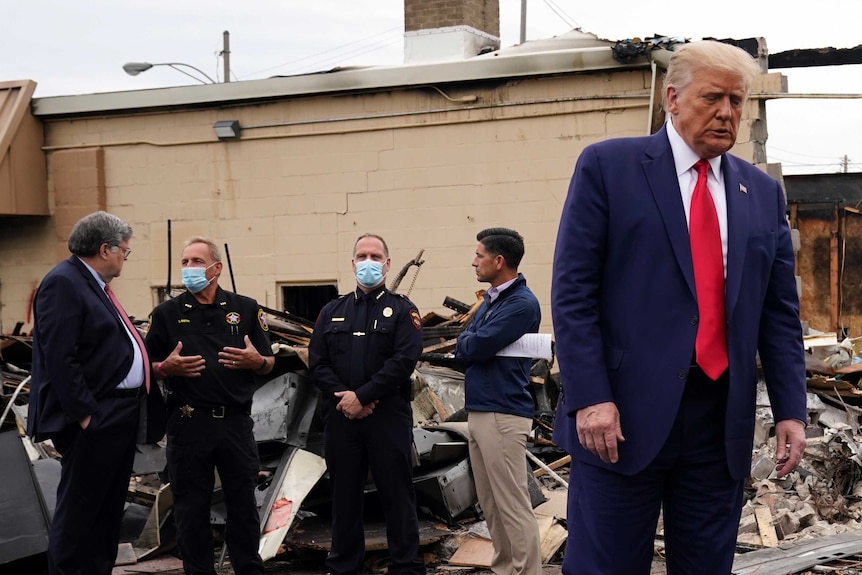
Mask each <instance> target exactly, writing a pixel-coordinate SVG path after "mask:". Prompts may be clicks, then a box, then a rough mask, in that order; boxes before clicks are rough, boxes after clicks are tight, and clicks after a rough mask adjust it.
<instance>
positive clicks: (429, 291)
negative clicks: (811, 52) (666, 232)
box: [0, 71, 749, 331]
mask: <svg viewBox="0 0 862 575" xmlns="http://www.w3.org/2000/svg"><path fill="white" fill-rule="evenodd" d="M649 86H650V76H649V73H648V72H643V71H625V72H617V73H613V74H609V73H602V74H591V75H587V74H581V75H577V76H574V75H572V76H558V77H552V78H535V79H524V80H521V81H519V82H513V83H507V84H500V85H497V86H484V87H470V88H466V87H465V88H458V87H448V88H447V90H448V92H449V95H450V96H452V97H460V96H464V95H468V94H472V95H476V96H477V97H478V101H477V102H478V104H479V105H476V106H474V107H473V108H472V109H469V110H462V109H458V106H457V105H453V104H450V103H448V102H447V101H445V100H444V99H443V98H442V97H441V96H440V95H439V94H438V93H437V92H435V91H433V90H431V89H411V90H399V91H391V92H375V93H369V94H355V95H339V96H319V97H308V98H299V99H293V100H289V101H282V102H274V103H267V104H257V105H253V106H252V105H249V106H241V107H232V108H226V109H225V110H195V111H181V112H172V113H158V114H156V113H149V114H139V115H125V116H121V117H113V118H111V117H103V118H99V117H93V118H80V119H75V118H71V119H64V120H63V121H53V122H48V123H47V125H46V137H47V142H46V144H47V146H48V147H49V149H50V150H51V151H50V152H49V187H50V189H51V191H52V194H53V196H52V198H53V200H52V201H53V205H54V208H53V209H54V217H53V219H51V220H44V219H43V220H40V221H32V220H31V221H28V222H23V223H17V224H16V226H17V229H16V230H14V231H10V230H9V229H8V227H7V228H6V229H0V278H3V280H2V292H0V300H2V302H3V304H4V305H3V307H2V315H0V319H2V322H3V327H4V328H5V329H7V330H8V329H11V327H12V326H14V322H15V321H19V320H21V321H24V320H25V319H26V317H27V310H28V304H29V298H30V296H31V294H32V290H33V288H34V287H35V285H37V283H38V281H39V280H40V279H41V277H42V275H44V273H45V272H47V270H48V269H50V266H51V265H53V263H55V262H56V261H58V260H59V259H61V258H62V257H66V255H67V252H65V248H64V247H63V245H64V244H63V242H65V237H67V235H68V229H69V226H70V222H71V221H74V219H76V217H77V215H79V214H82V213H87V212H89V211H93V210H95V209H101V208H104V209H106V210H108V211H110V212H112V213H115V214H117V215H118V216H120V217H122V218H124V219H126V220H127V221H129V223H131V225H132V226H133V228H134V232H135V237H134V238H133V240H132V243H131V246H132V249H133V254H132V256H131V257H130V258H129V260H128V261H127V262H126V265H125V267H124V270H123V275H122V276H121V277H120V278H118V280H117V281H116V285H115V286H113V287H115V289H116V291H117V292H118V293H119V296H120V298H121V299H122V301H123V303H124V306H125V307H126V309H127V310H128V311H129V313H130V314H132V315H135V316H137V317H144V316H146V315H147V314H148V313H149V311H150V310H151V309H152V307H153V305H154V304H155V303H156V300H155V290H156V289H157V288H158V287H161V286H164V284H165V282H166V280H167V277H166V276H167V253H168V244H167V220H169V219H170V220H171V221H172V228H173V241H172V243H171V246H170V251H171V254H172V260H173V275H172V278H171V281H172V283H174V284H179V283H180V272H179V264H178V261H179V255H180V250H181V247H182V243H183V241H184V240H185V239H187V238H188V237H189V236H192V235H206V236H211V237H212V238H213V239H215V240H216V241H217V242H218V243H219V244H222V243H224V242H228V243H229V246H230V254H231V258H232V263H233V269H234V276H235V278H236V283H237V290H238V291H239V292H240V293H244V294H247V295H249V296H252V297H254V298H256V299H258V300H259V301H260V302H261V303H263V304H264V305H267V306H270V307H276V308H277V307H280V305H281V301H280V295H279V294H280V286H281V285H309V284H335V285H337V287H338V290H339V292H340V293H345V292H347V291H350V290H351V289H353V286H354V285H355V282H354V280H353V277H352V272H351V268H350V255H351V249H352V246H353V242H354V240H355V239H356V237H357V235H359V234H360V233H363V232H369V231H370V232H375V233H379V234H381V235H383V236H384V237H385V238H386V239H387V241H388V243H389V245H390V249H391V256H392V270H393V271H392V273H391V275H390V279H391V277H393V276H394V273H396V272H397V271H398V270H399V269H400V268H401V266H402V265H404V263H405V262H406V261H408V260H410V259H412V258H413V257H415V256H416V254H417V253H418V251H419V250H420V249H422V248H424V249H425V254H424V259H425V260H426V263H425V264H424V266H423V267H422V269H421V271H420V272H419V277H418V280H417V281H416V284H415V288H414V290H413V292H412V294H411V299H412V300H413V301H414V302H415V303H416V304H417V305H418V306H419V309H420V312H422V313H425V312H428V311H432V310H434V311H439V312H440V313H442V314H445V315H448V314H450V313H451V312H450V311H449V310H447V309H445V308H443V306H442V302H443V299H444V298H445V297H446V296H451V297H454V298H457V299H461V300H463V301H466V302H471V301H473V299H472V298H473V297H474V295H473V294H474V292H475V291H476V290H477V289H480V288H483V287H486V286H485V285H484V284H479V283H478V282H477V281H476V279H475V274H474V272H473V269H472V267H471V265H470V264H471V261H472V259H473V253H474V250H475V245H476V240H475V236H476V233H477V232H478V231H479V230H481V229H483V228H486V227H490V226H507V227H512V228H515V229H517V230H519V231H520V232H521V233H522V234H523V235H524V237H525V239H526V242H527V246H526V256H525V258H524V260H523V262H522V265H521V271H522V272H523V273H524V274H525V275H526V277H527V280H528V283H529V285H530V286H531V287H532V288H533V290H534V291H535V292H536V295H537V296H538V298H539V301H540V302H541V304H542V313H543V324H542V329H543V330H544V331H550V330H551V314H550V307H549V299H550V278H551V261H552V257H553V249H554V241H555V237H556V232H557V225H558V222H559V215H560V210H561V208H562V204H563V201H564V199H565V196H566V191H567V187H568V183H569V179H570V177H571V173H572V170H573V167H574V164H575V161H576V159H577V157H578V155H579V154H580V152H581V150H582V149H583V148H584V147H585V146H586V145H588V144H590V143H592V142H596V141H599V140H603V139H606V138H610V137H618V136H636V135H643V134H644V133H645V126H647V113H648V102H649V100H648V98H647V97H646V96H647V95H648V93H649ZM614 94H640V95H643V96H644V98H627V99H624V100H612V99H607V98H603V97H604V96H608V95H614ZM519 103H520V104H519ZM499 104H506V105H504V106H502V105H499ZM513 104H515V105H513ZM445 108H449V109H450V110H449V111H445V112H440V111H437V110H440V109H445ZM401 112H411V114H409V115H403V114H402V115H397V114H398V113H401ZM413 112H420V113H418V114H413ZM422 112H427V113H422ZM331 118H343V119H344V120H339V121H337V122H332V121H329V119H331ZM226 119H237V120H239V121H240V122H241V124H242V125H243V126H260V125H267V126H271V127H266V128H259V129H244V130H243V135H242V139H241V140H239V141H224V142H221V141H218V140H216V139H215V136H214V134H213V131H212V125H213V123H214V122H215V121H217V120H226ZM316 120H320V121H319V122H317V121H316ZM744 121H749V120H744ZM278 124H282V125H278ZM741 132H743V131H742V130H741ZM82 146H83V147H86V148H87V149H80V148H81V147H82ZM744 147H745V146H743V148H744ZM99 166H101V167H99ZM100 171H101V172H103V175H102V176H100V174H99V172H100ZM100 177H101V178H102V179H100ZM102 182H103V184H102ZM102 194H103V195H102ZM76 198H77V199H78V200H76ZM76 201H78V203H77V204H76V203H75V202H76ZM87 202H90V204H91V205H86V204H87ZM79 204H80V205H79ZM60 252H62V254H61V253H60ZM7 278H8V279H7ZM411 279H412V271H411V272H410V273H409V274H408V276H407V278H405V280H404V282H403V283H402V291H403V290H406V288H407V287H408V286H409V284H410V280H411ZM387 283H388V282H387ZM222 285H223V286H225V287H228V288H229V287H230V279H229V277H228V275H227V274H225V275H224V277H223V278H222ZM310 319H313V318H310Z"/></svg>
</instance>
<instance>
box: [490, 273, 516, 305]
mask: <svg viewBox="0 0 862 575" xmlns="http://www.w3.org/2000/svg"><path fill="white" fill-rule="evenodd" d="M517 280H518V277H517V276H515V277H513V278H512V279H510V280H509V281H507V282H503V283H501V284H500V285H498V286H497V287H492V288H491V289H489V290H488V291H487V292H485V293H486V294H487V295H488V303H494V300H495V299H497V297H498V296H499V295H500V293H502V292H504V291H506V289H507V288H508V287H509V286H511V285H512V284H513V283H515V282H516V281H517Z"/></svg>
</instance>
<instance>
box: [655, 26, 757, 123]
mask: <svg viewBox="0 0 862 575" xmlns="http://www.w3.org/2000/svg"><path fill="white" fill-rule="evenodd" d="M698 69H707V70H713V71H717V72H724V73H727V74H732V75H735V76H736V77H737V78H739V80H740V81H741V82H742V85H743V88H744V89H745V98H746V99H747V98H748V93H749V92H750V91H751V87H752V85H754V81H755V80H757V78H758V76H760V74H761V71H760V65H759V64H758V63H757V61H756V60H755V59H754V58H752V57H751V55H750V54H749V53H748V52H746V51H745V50H743V49H742V48H737V47H736V46H733V45H731V44H725V43H724V42H716V41H715V40H702V41H700V42H691V43H689V44H685V45H683V46H681V47H680V48H678V49H677V50H676V51H675V52H674V53H673V56H671V57H670V64H669V65H668V67H667V74H665V77H664V98H665V102H664V105H665V108H667V101H666V98H667V88H668V86H673V87H674V88H676V89H677V90H678V91H680V92H681V91H683V90H685V88H686V87H688V85H689V84H690V83H691V76H692V73H693V72H694V70H698Z"/></svg>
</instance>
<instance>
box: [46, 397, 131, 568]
mask: <svg viewBox="0 0 862 575" xmlns="http://www.w3.org/2000/svg"><path fill="white" fill-rule="evenodd" d="M131 401H136V400H131ZM137 423H138V422H137V419H135V420H134V421H130V423H129V425H127V426H113V427H110V428H107V429H100V430H98V431H95V430H92V429H81V427H80V426H79V425H78V424H77V423H73V424H71V425H69V426H68V427H67V428H66V429H65V430H63V432H62V433H60V434H59V435H57V436H55V437H53V438H52V439H53V442H54V447H56V448H57V451H59V452H60V454H61V455H62V459H61V460H60V463H61V466H62V467H61V471H60V484H59V485H58V486H57V505H56V508H55V510H54V518H53V520H52V523H51V532H50V535H49V537H48V571H49V573H51V575H109V574H110V573H111V570H112V569H113V567H114V561H116V559H117V544H118V543H119V540H120V523H121V522H122V519H123V509H124V507H125V502H126V494H127V493H128V490H129V477H130V476H131V473H132V464H133V463H134V460H135V439H136V437H137Z"/></svg>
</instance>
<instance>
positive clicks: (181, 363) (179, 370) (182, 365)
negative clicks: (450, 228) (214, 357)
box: [161, 341, 206, 377]
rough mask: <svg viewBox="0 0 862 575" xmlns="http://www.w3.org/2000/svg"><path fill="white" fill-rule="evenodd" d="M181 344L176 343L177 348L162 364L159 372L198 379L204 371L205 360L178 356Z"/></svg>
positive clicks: (192, 356)
mask: <svg viewBox="0 0 862 575" xmlns="http://www.w3.org/2000/svg"><path fill="white" fill-rule="evenodd" d="M182 351H183V342H181V341H180V342H177V347H175V348H174V350H173V351H172V352H171V354H170V355H169V356H168V357H166V358H165V360H164V361H163V362H162V369H161V371H162V372H163V373H164V374H167V375H170V376H174V377H200V376H201V372H202V371H203V370H204V369H206V360H205V359H204V358H203V356H200V355H180V353H181V352H182Z"/></svg>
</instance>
